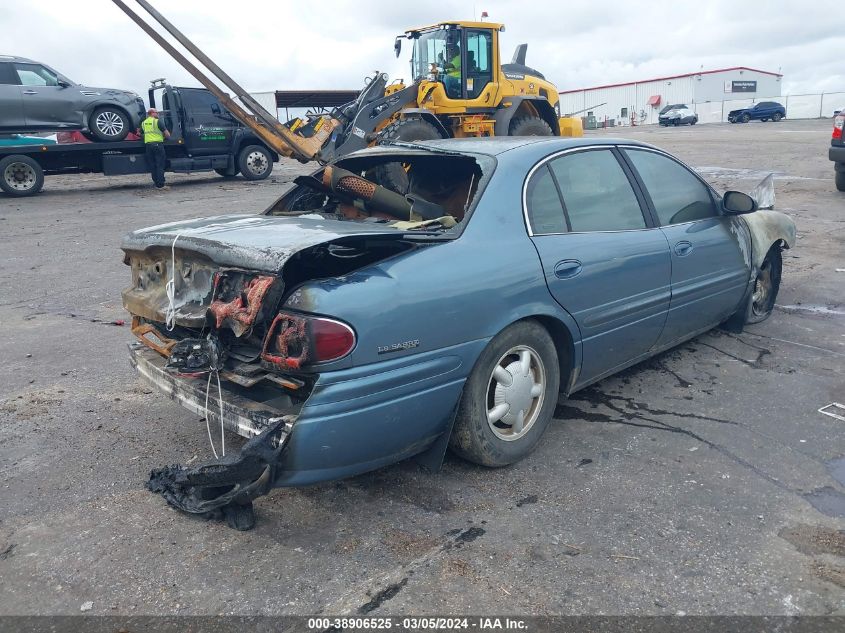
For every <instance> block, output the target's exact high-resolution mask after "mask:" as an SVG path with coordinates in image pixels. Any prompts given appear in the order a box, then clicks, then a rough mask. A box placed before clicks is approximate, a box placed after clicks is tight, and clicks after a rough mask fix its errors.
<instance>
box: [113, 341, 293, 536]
mask: <svg viewBox="0 0 845 633" xmlns="http://www.w3.org/2000/svg"><path fill="white" fill-rule="evenodd" d="M129 351H130V359H131V363H132V365H133V366H134V367H135V368H136V369H137V370H138V372H139V373H140V374H141V375H142V376H144V378H146V379H147V380H148V381H150V382H151V383H152V384H153V385H155V386H156V387H157V388H158V389H160V390H162V391H163V392H164V393H166V394H168V395H169V396H170V397H171V398H172V399H173V400H175V401H177V402H179V403H180V404H181V405H182V406H184V407H186V408H187V409H189V410H191V411H193V412H195V413H196V414H197V415H200V416H206V415H207V416H208V417H209V418H210V419H213V418H214V417H216V416H217V413H216V412H217V411H219V410H220V404H219V401H218V399H217V394H216V390H212V391H211V393H210V394H209V403H208V408H209V410H208V411H206V409H205V398H206V393H205V392H206V387H207V382H206V378H205V377H195V378H192V377H185V376H174V375H172V374H170V373H168V372H167V371H165V369H164V364H165V362H166V361H165V359H164V358H163V357H162V356H161V355H160V354H158V353H157V352H155V351H153V350H151V349H149V348H148V347H147V346H145V345H143V344H141V343H139V342H133V343H130V345H129ZM223 411H224V416H223V418H224V422H223V423H224V426H225V427H226V428H228V429H229V430H231V431H234V432H236V433H238V434H239V435H242V436H245V437H248V438H250V439H249V441H248V442H247V443H246V444H244V446H243V448H242V449H241V450H240V451H239V452H236V453H231V454H228V455H226V456H225V457H221V458H220V459H217V460H211V461H208V462H204V463H201V464H198V465H197V466H194V467H187V466H180V465H178V464H174V465H172V466H165V467H164V468H156V469H154V470H153V471H152V472H151V473H150V479H149V481H148V482H147V488H148V489H149V490H150V491H152V492H155V493H158V494H161V496H163V497H164V498H165V500H166V501H167V503H169V504H170V505H171V506H173V507H174V508H177V509H179V510H182V511H183V512H188V513H191V514H201V515H204V516H206V517H209V518H225V519H226V521H227V523H228V524H229V526H230V527H233V528H235V529H238V530H249V529H251V528H252V527H253V525H254V524H255V516H254V514H253V511H252V501H253V499H255V498H257V497H260V496H262V495H265V494H267V492H269V490H270V489H271V488H272V487H273V483H274V481H275V480H276V475H277V473H278V470H279V464H280V463H281V461H282V456H283V453H284V451H285V448H286V446H287V443H288V440H289V439H290V434H291V430H292V428H293V424H294V422H295V421H296V417H297V416H296V415H295V414H294V413H292V412H290V411H284V410H281V409H275V408H273V407H269V406H267V405H265V404H263V403H260V402H256V401H254V400H249V399H248V398H245V397H243V396H240V395H238V394H236V393H234V392H232V391H226V392H225V397H224V399H223ZM219 422H220V420H219V417H217V419H216V424H219Z"/></svg>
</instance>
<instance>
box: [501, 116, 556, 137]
mask: <svg viewBox="0 0 845 633" xmlns="http://www.w3.org/2000/svg"><path fill="white" fill-rule="evenodd" d="M553 135H554V133H553V132H552V128H551V126H550V125H549V124H548V123H546V122H545V121H544V120H543V119H541V118H540V117H536V116H526V117H520V118H518V119H514V120H513V121H511V124H510V127H509V128H508V136H553Z"/></svg>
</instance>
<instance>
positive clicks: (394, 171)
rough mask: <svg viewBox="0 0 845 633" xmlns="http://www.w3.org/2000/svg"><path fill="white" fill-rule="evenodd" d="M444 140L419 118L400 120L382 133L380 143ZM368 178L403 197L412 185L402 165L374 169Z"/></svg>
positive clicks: (388, 164) (427, 123)
mask: <svg viewBox="0 0 845 633" xmlns="http://www.w3.org/2000/svg"><path fill="white" fill-rule="evenodd" d="M442 138H443V136H442V135H441V134H440V132H438V131H437V128H436V127H434V126H433V125H432V124H431V123H429V122H428V121H425V120H423V119H417V118H413V119H399V120H398V121H394V122H393V123H391V124H390V125H388V126H387V127H385V128H384V129H383V130H382V131H381V133H380V134H379V139H378V143H379V145H388V144H390V143H392V142H394V141H409V142H410V141H432V140H438V139H442ZM367 177H368V178H369V179H370V180H374V181H376V182H378V183H379V184H380V185H381V186H383V187H387V188H388V189H391V190H393V191H395V192H396V193H401V194H402V195H404V194H406V193H408V187H409V184H410V183H409V182H408V174H407V172H406V171H405V169H404V168H403V167H402V165H401V164H400V163H387V164H385V165H379V166H378V167H374V168H373V169H372V170H371V172H370V173H368V174H367Z"/></svg>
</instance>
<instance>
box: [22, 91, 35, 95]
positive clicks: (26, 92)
mask: <svg viewBox="0 0 845 633" xmlns="http://www.w3.org/2000/svg"><path fill="white" fill-rule="evenodd" d="M23 93H24V94H25V95H37V94H38V91H37V90H24V91H23Z"/></svg>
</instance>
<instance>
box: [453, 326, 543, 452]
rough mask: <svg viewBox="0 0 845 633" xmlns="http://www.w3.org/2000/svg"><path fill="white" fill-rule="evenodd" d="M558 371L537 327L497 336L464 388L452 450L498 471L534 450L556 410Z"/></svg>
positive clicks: (509, 329) (514, 328)
mask: <svg viewBox="0 0 845 633" xmlns="http://www.w3.org/2000/svg"><path fill="white" fill-rule="evenodd" d="M559 387H560V365H559V364H558V356H557V351H556V349H555V344H554V341H553V340H552V338H551V336H549V333H548V332H547V331H546V329H545V328H543V327H542V326H541V325H540V324H539V323H536V322H534V321H520V322H518V323H514V324H513V325H511V326H509V327H507V328H505V329H504V330H502V331H501V332H500V333H499V334H497V335H496V336H495V337H494V338H493V340H491V341H490V343H489V344H488V345H487V347H486V348H485V349H484V351H483V352H482V353H481V355H480V356H479V358H478V360H477V361H476V363H475V366H474V367H473V369H472V373H471V374H470V376H469V378H468V379H467V382H466V384H465V385H464V392H463V395H462V396H461V402H460V405H459V407H458V413H457V416H456V418H455V426H454V429H453V431H452V436H451V437H450V438H449V446H450V448H451V449H452V450H453V451H454V452H455V453H457V454H458V455H460V456H461V457H463V458H464V459H467V460H469V461H471V462H474V463H476V464H481V465H483V466H491V467H500V466H507V465H508V464H513V463H514V462H517V461H519V460H521V459H522V458H523V457H525V456H526V455H528V454H529V453H530V452H531V451H533V450H534V448H535V446H536V445H537V442H538V441H539V440H540V437H541V436H542V435H543V432H544V431H545V430H546V427H547V426H548V424H549V421H550V420H551V419H552V415H553V414H554V410H555V406H556V405H557V396H558V389H559Z"/></svg>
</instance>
